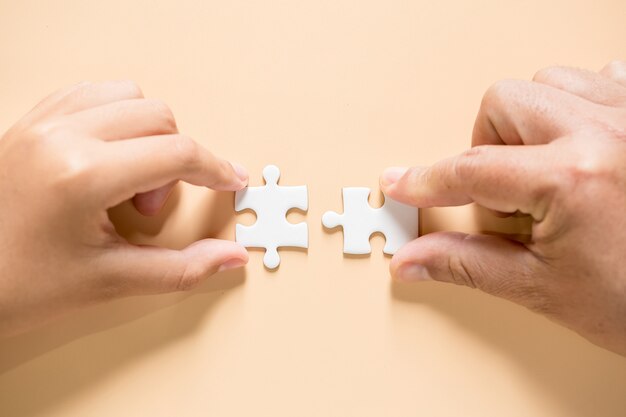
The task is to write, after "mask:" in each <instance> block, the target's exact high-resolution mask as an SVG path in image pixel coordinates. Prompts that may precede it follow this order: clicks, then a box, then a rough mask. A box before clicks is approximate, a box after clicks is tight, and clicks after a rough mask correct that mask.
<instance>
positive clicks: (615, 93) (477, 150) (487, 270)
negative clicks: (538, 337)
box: [0, 62, 626, 355]
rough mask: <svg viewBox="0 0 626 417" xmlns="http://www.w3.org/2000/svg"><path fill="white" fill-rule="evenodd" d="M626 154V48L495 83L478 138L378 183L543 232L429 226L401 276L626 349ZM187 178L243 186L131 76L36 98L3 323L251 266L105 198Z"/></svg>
mask: <svg viewBox="0 0 626 417" xmlns="http://www.w3.org/2000/svg"><path fill="white" fill-rule="evenodd" d="M504 145H506V146H504ZM624 161H626V63H623V62H614V63H612V64H609V65H608V66H607V67H605V68H604V69H603V70H602V71H600V73H593V72H587V71H582V70H578V69H572V68H561V67H559V68H548V69H545V70H542V71H539V72H538V73H537V75H536V76H535V77H534V80H533V81H532V82H525V81H502V82H499V83H497V84H495V85H494V86H493V87H492V88H490V89H489V90H488V91H487V93H486V94H485V97H484V99H483V103H482V106H481V109H480V111H479V114H478V117H477V120H476V125H475V129H474V133H473V139H472V148H471V149H470V150H468V151H466V152H464V153H462V154H461V155H459V156H456V157H452V158H449V159H446V160H443V161H440V162H438V163H436V164H435V165H433V166H431V167H413V168H409V169H407V168H390V169H388V170H386V171H385V172H384V173H383V175H382V177H381V187H382V189H383V191H384V192H385V193H386V194H387V195H389V196H390V197H392V198H394V199H397V200H400V201H403V202H405V203H408V204H413V205H415V206H418V207H435V206H453V205H462V204H468V203H471V202H475V203H477V204H480V205H482V206H484V207H487V208H489V209H491V210H493V211H494V212H496V213H498V214H499V215H511V214H515V215H527V216H530V217H532V220H533V231H532V238H531V239H530V241H529V242H523V243H522V242H517V241H513V240H508V239H505V238H502V237H496V236H489V235H467V234H462V233H450V232H444V233H433V234H430V235H427V236H423V237H420V238H419V239H417V240H415V241H413V242H411V243H410V244H408V245H406V246H405V247H404V248H402V249H401V250H400V251H399V252H398V253H396V255H395V256H394V258H393V260H392V262H391V266H390V267H391V273H392V275H393V276H394V277H396V278H397V279H400V280H404V281H420V280H430V279H432V280H437V281H442V282H451V283H456V284H460V285H467V286H470V287H473V288H478V289H480V290H482V291H485V292H487V293H489V294H493V295H495V296H498V297H503V298H506V299H509V300H511V301H513V302H516V303H519V304H521V305H524V306H526V307H528V308H530V309H531V310H533V311H536V312H539V313H541V314H544V315H546V316H548V317H550V318H552V319H554V320H556V321H558V322H559V323H562V324H564V325H566V326H568V327H570V328H571V329H573V330H575V331H577V332H578V333H580V334H581V335H583V336H584V337H586V338H587V339H589V340H591V341H592V342H594V343H596V344H598V345H600V346H603V347H605V348H607V349H611V350H613V351H615V352H618V353H620V354H622V355H626V257H625V256H624V254H626V216H624V213H626V164H624ZM178 180H183V181H186V182H189V183H192V184H195V185H199V186H206V187H210V188H213V189H216V190H224V191H235V190H238V189H241V188H243V187H244V186H245V185H246V183H247V174H246V172H245V170H244V169H243V168H241V167H239V166H238V165H233V164H230V163H228V162H225V161H223V160H220V159H218V158H216V157H215V156H213V155H212V154H211V153H210V152H209V151H207V150H206V149H204V148H202V147H201V146H199V145H198V144H197V143H196V142H194V141H193V140H192V139H190V138H188V137H186V136H184V135H181V134H179V133H178V130H177V127H176V123H175V120H174V117H173V116H172V113H171V111H170V110H169V108H168V107H167V106H166V105H164V104H163V103H161V102H159V101H155V100H149V99H145V98H143V95H142V93H141V90H140V89H139V88H138V87H137V86H136V85H135V84H134V83H132V82H126V81H117V82H106V83H99V84H91V83H83V84H79V85H77V86H73V87H70V88H67V89H64V90H61V91H59V92H56V93H54V94H53V95H51V96H50V97H48V98H46V99H45V100H44V101H42V102H41V103H40V104H39V105H38V106H37V107H35V109H33V110H32V111H31V112H30V113H28V114H27V115H26V116H25V117H24V118H23V119H22V120H20V121H19V122H18V123H17V124H16V125H15V126H13V127H12V128H11V129H10V130H9V131H8V132H7V133H6V134H5V135H4V136H3V137H2V138H1V139H0V192H1V193H2V195H3V201H2V204H1V205H0V235H1V236H2V237H3V239H2V241H1V242H0V334H2V335H10V334H15V333H18V332H20V331H24V330H26V329H28V328H31V327H33V326H35V325H38V324H40V323H42V322H44V321H46V320H49V319H50V318H53V317H56V316H59V315H61V314H63V313H67V312H68V311H72V310H76V309H78V308H81V307H85V306H87V305H90V304H94V303H97V302H100V301H104V300H109V299H111V298H115V297H122V296H128V295H135V294H149V293H160V292H168V291H178V290H186V289H189V288H193V287H195V286H196V285H198V283H200V282H202V281H203V280H204V279H206V278H207V277H208V276H210V275H211V274H213V273H215V272H217V271H222V270H225V269H230V268H235V267H240V266H242V265H244V264H245V263H246V262H247V260H248V256H247V253H246V251H245V249H244V248H242V247H241V246H239V245H238V244H236V243H234V242H229V241H220V240H212V239H207V240H202V241H199V242H196V243H194V244H192V245H190V246H189V247H187V248H185V249H183V250H181V251H176V250H170V249H164V248H156V247H138V246H134V245H131V244H130V243H128V242H126V241H125V240H124V239H122V238H121V237H120V236H119V235H118V234H117V233H116V232H115V229H114V227H113V225H112V224H111V222H110V220H109V218H108V215H107V209H109V208H110V207H113V206H116V205H117V204H119V203H121V202H123V201H126V200H129V199H132V200H133V203H134V204H135V207H136V208H137V210H139V211H140V212H141V213H143V214H146V215H151V214H155V213H157V212H158V211H159V210H160V208H161V207H162V206H163V204H164V202H165V200H166V199H167V196H168V195H169V192H170V191H171V189H172V187H173V186H174V185H175V184H176V182H177V181H178Z"/></svg>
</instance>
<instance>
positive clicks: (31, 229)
mask: <svg viewBox="0 0 626 417" xmlns="http://www.w3.org/2000/svg"><path fill="white" fill-rule="evenodd" d="M247 178H248V176H247V174H246V172H245V170H244V169H243V168H241V167H239V166H234V165H231V164H230V163H228V162H226V161H223V160H221V159H218V158H216V157H215V156H213V155H212V154H211V153H210V152H209V151H207V150H206V149H204V148H203V147H201V146H200V145H198V144H197V143H196V142H194V141H193V140H192V139H190V138H188V137H186V136H183V135H181V134H179V133H178V130H177V128H176V123H175V121H174V117H173V115H172V112H171V111H170V110H169V108H168V107H167V106H166V105H165V104H163V103H161V102H160V101H156V100H151V99H145V98H143V95H142V93H141V91H140V89H139V88H138V87H137V86H136V85H135V84H134V83H132V82H126V81H115V82H104V83H98V84H91V83H83V84H79V85H76V86H73V87H70V88H67V89H64V90H60V91H58V92H57V93H54V94H53V95H51V96H50V97H48V98H46V99H45V100H44V101H42V102H41V103H39V105H38V106H37V107H35V108H34V109H33V110H32V111H31V112H30V113H28V114H27V115H26V116H25V117H24V118H23V119H22V120H20V121H19V122H18V123H17V124H16V125H15V126H13V127H12V128H11V129H10V130H9V131H8V132H7V133H6V134H5V135H4V136H3V137H2V138H1V139H0V194H1V195H2V203H0V236H1V237H2V238H1V239H0V334H3V335H8V334H14V333H17V332H20V331H23V330H25V329H27V328H29V327H31V326H34V325H36V324H38V323H40V322H43V321H44V320H47V319H49V318H52V317H54V316H57V315H59V314H62V313H64V312H67V311H70V310H73V309H76V308H79V307H83V306H86V305H89V304H92V303H96V302H98V301H103V300H107V299H110V298H113V297H119V296H127V295H134V294H146V293H160V292H168V291H178V290H185V289H188V288H192V287H194V286H195V285H197V284H198V283H199V282H201V281H202V280H203V279H205V278H206V277H207V276H209V275H211V274H213V273H215V272H216V271H221V270H224V269H229V268H234V267H238V266H242V265H243V264H245V263H246V262H247V260H248V255H247V252H246V250H245V249H244V248H243V247H241V246H240V245H238V244H236V243H234V242H228V241H222V240H214V239H207V240H202V241H199V242H196V243H194V244H192V245H191V246H189V247H187V248H185V249H184V250H181V251H176V250H170V249H163V248H156V247H145V246H143V247H139V246H134V245H131V244H130V243H128V242H126V241H125V240H124V239H122V238H121V237H120V236H119V235H118V234H117V233H116V232H115V229H114V227H113V225H112V224H111V222H110V220H109V218H108V215H107V209H108V208H110V207H113V206H115V205H117V204H119V203H121V202H123V201H125V200H129V199H133V202H134V204H135V207H136V208H137V209H138V210H139V211H140V212H141V213H143V214H147V215H151V214H156V213H157V212H158V211H159V209H160V208H161V207H162V206H163V204H164V203H165V200H166V199H167V197H168V194H169V192H170V190H171V189H172V187H173V186H174V185H175V183H176V182H177V180H183V181H186V182H189V183H192V184H195V185H201V186H206V187H210V188H213V189H215V190H224V191H235V190H239V189H241V188H243V187H244V186H245V185H246V183H247Z"/></svg>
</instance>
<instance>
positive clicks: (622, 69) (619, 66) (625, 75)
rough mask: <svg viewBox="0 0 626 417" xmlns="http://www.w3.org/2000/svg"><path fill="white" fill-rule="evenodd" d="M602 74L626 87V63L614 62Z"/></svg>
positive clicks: (601, 71)
mask: <svg viewBox="0 0 626 417" xmlns="http://www.w3.org/2000/svg"><path fill="white" fill-rule="evenodd" d="M600 74H602V75H604V76H605V77H608V78H610V79H612V80H613V81H615V82H616V83H618V84H621V85H623V86H625V87H626V62H625V61H613V62H610V63H609V64H607V65H606V66H605V67H604V68H602V70H600Z"/></svg>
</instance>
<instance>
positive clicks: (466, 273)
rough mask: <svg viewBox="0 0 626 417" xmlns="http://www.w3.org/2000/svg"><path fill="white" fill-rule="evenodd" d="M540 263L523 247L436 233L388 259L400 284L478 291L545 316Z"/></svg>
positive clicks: (545, 290)
mask: <svg viewBox="0 0 626 417" xmlns="http://www.w3.org/2000/svg"><path fill="white" fill-rule="evenodd" d="M542 268H543V264H542V263H541V261H539V260H538V259H537V258H536V256H535V255H534V254H533V253H532V252H531V251H529V250H528V249H527V248H526V247H525V246H524V245H523V244H521V243H518V242H514V241H510V240H508V239H504V238H501V237H496V236H488V235H467V234H464V233H456V232H438V233H432V234H428V235H425V236H423V237H420V238H418V239H416V240H414V241H413V242H411V243H408V244H407V245H405V246H404V247H403V248H401V249H400V250H399V251H398V252H397V253H396V254H395V255H394V257H393V259H392V260H391V264H390V271H391V275H392V276H393V277H394V278H395V279H398V280H400V281H425V280H435V281H441V282H449V283H453V284H458V285H464V286H467V287H471V288H478V289H480V290H481V291H484V292H486V293H488V294H492V295H495V296H498V297H501V298H505V299H507V300H510V301H513V302H515V303H518V304H521V305H524V306H526V307H528V308H530V309H531V310H534V311H538V312H542V313H549V312H550V307H551V302H550V301H549V294H550V293H551V291H550V290H549V283H547V282H545V281H543V280H541V278H540V277H541V275H542V274H541V270H542Z"/></svg>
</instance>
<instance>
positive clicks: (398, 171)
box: [380, 167, 408, 187]
mask: <svg viewBox="0 0 626 417" xmlns="http://www.w3.org/2000/svg"><path fill="white" fill-rule="evenodd" d="M407 169H408V168H403V167H391V168H387V169H385V170H384V171H383V174H382V175H381V177H380V183H381V185H382V186H383V187H387V186H389V185H391V184H394V183H396V182H397V181H398V180H399V179H400V178H402V176H403V175H404V174H405V173H406V171H407Z"/></svg>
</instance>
